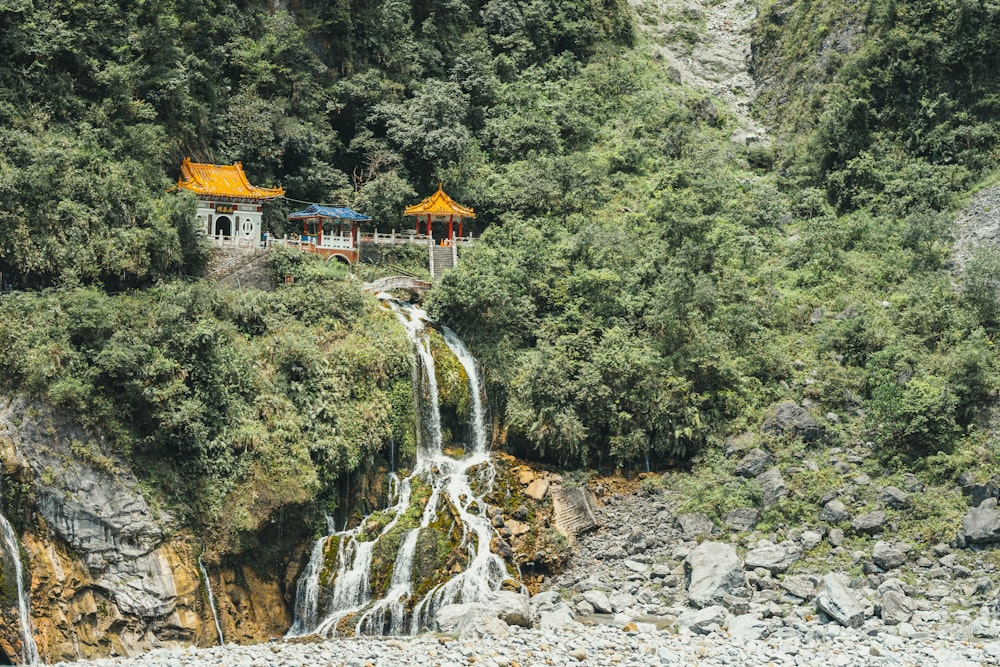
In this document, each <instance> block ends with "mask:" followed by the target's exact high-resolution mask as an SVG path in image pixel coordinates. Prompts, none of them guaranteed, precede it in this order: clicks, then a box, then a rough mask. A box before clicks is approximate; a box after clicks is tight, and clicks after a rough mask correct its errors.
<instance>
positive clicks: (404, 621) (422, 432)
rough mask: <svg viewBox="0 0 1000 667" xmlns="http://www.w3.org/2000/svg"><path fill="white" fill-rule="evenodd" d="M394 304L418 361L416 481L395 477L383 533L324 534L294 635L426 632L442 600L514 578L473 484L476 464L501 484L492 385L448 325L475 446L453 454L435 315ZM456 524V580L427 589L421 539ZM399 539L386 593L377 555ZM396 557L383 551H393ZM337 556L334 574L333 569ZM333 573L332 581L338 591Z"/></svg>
mask: <svg viewBox="0 0 1000 667" xmlns="http://www.w3.org/2000/svg"><path fill="white" fill-rule="evenodd" d="M386 301H387V302H388V303H389V305H390V307H392V309H393V311H394V312H395V313H396V317H397V319H399V321H400V323H401V324H402V325H403V326H404V327H405V329H406V332H407V335H408V336H409V338H410V341H411V342H412V343H413V346H414V348H415V349H416V351H417V358H418V360H419V364H418V365H417V367H416V368H415V369H414V400H415V403H416V407H417V414H418V415H419V416H420V419H421V422H422V428H418V429H417V434H418V435H417V448H416V449H417V454H416V463H415V465H414V469H413V472H412V473H411V474H410V475H409V476H408V477H406V478H405V479H403V480H400V481H398V482H396V484H395V486H396V487H397V488H398V491H397V492H396V493H395V497H396V502H395V504H394V506H393V507H391V508H389V509H387V510H383V511H382V512H381V513H380V515H381V517H382V518H383V519H384V518H385V516H386V513H389V514H391V516H392V519H391V520H390V521H389V522H388V523H387V524H386V525H385V526H384V527H382V528H381V529H377V525H376V527H375V529H374V530H373V528H372V526H369V525H368V524H369V523H370V521H371V522H373V523H375V522H374V520H372V519H371V517H369V518H366V519H365V520H362V522H361V524H360V525H359V526H357V527H356V528H354V529H352V530H345V531H340V532H334V531H332V530H331V531H328V532H329V533H330V534H329V535H326V536H324V537H322V538H320V539H319V540H317V542H316V544H315V545H314V547H313V551H312V555H311V558H310V560H309V565H308V566H307V568H306V570H305V571H304V573H303V574H302V576H301V578H300V580H299V585H298V590H297V596H296V615H295V623H294V625H293V626H292V628H291V630H289V636H301V635H305V634H311V633H316V634H319V635H321V636H328V635H329V634H330V633H331V632H336V631H337V629H338V626H339V625H340V624H341V623H342V622H343V621H344V620H345V619H348V618H351V619H353V620H354V621H356V622H355V623H354V625H353V629H354V631H355V633H356V634H373V635H385V634H390V635H399V634H405V633H417V632H420V631H421V630H424V629H428V628H429V627H430V626H431V624H432V623H433V621H434V618H435V616H436V614H437V611H438V609H440V608H441V607H442V606H443V605H446V604H451V603H454V602H476V601H480V600H484V599H486V598H487V597H488V596H489V595H491V594H492V593H493V592H495V591H497V590H499V588H500V586H501V584H502V582H503V580H504V579H506V578H507V577H508V571H507V566H506V564H505V563H504V561H503V559H502V558H500V557H499V556H498V555H496V554H494V553H493V552H492V551H491V548H490V547H491V543H492V540H493V537H494V531H493V526H492V524H491V522H490V521H489V519H488V518H486V517H485V516H484V515H483V514H482V510H483V509H485V507H486V504H485V503H484V501H483V500H482V499H481V498H480V497H479V496H478V495H477V494H476V493H475V492H474V491H473V489H472V486H471V484H470V480H469V475H470V472H472V471H473V470H475V471H476V472H477V473H478V474H482V473H483V472H486V476H485V477H486V479H485V481H486V483H487V484H489V483H490V482H491V481H492V477H491V474H492V465H491V464H490V458H489V438H488V436H487V428H486V417H485V410H484V407H483V406H484V401H483V387H482V382H481V380H480V376H479V372H478V369H477V367H476V362H475V359H473V357H472V355H471V354H469V352H468V350H467V349H466V348H465V346H464V345H463V344H462V342H461V341H460V340H459V339H458V337H457V336H456V335H455V334H454V332H452V331H451V330H449V329H447V328H443V327H442V328H441V329H440V331H441V335H442V337H443V339H444V342H445V344H446V345H447V347H448V348H449V349H450V350H451V352H452V354H454V355H455V357H456V358H457V359H458V361H459V362H460V364H461V365H462V368H463V369H464V370H465V373H466V376H467V377H468V382H469V394H470V404H471V406H470V407H471V409H470V412H471V414H470V418H469V427H470V433H471V437H470V438H469V439H470V441H471V442H469V443H466V446H465V448H464V452H463V453H462V455H461V456H458V457H455V456H451V455H449V454H448V453H446V448H445V447H444V443H443V436H442V427H441V412H440V405H439V403H440V397H439V388H438V382H437V373H436V370H435V361H434V356H433V354H432V353H431V342H430V328H429V326H428V325H429V322H428V320H427V317H426V314H425V313H424V312H423V311H422V310H419V309H417V308H414V307H412V306H409V305H406V304H400V303H397V302H395V301H391V300H388V299H386ZM393 477H394V476H393ZM418 486H419V487H420V489H421V494H422V495H421V496H420V499H419V502H423V500H422V499H423V497H424V496H426V498H427V499H426V502H425V503H424V504H423V507H422V510H421V511H420V514H419V523H418V522H417V517H416V515H415V514H414V511H413V510H411V509H410V507H411V499H414V503H417V502H418V500H417V499H415V498H414V495H413V494H414V492H413V488H414V487H418ZM415 506H416V507H419V505H417V504H415ZM445 513H447V514H445ZM372 516H374V515H372ZM401 521H403V523H402V524H400V522H401ZM451 522H453V525H454V527H455V528H454V530H455V531H456V532H457V533H459V535H458V537H457V538H455V540H454V541H455V552H456V553H457V554H458V558H457V559H456V560H455V562H453V563H452V565H451V569H450V570H449V574H450V576H448V577H447V578H444V579H443V580H441V581H437V582H435V583H433V586H431V587H430V588H429V590H423V589H422V588H421V586H420V584H421V582H418V581H415V580H414V577H415V569H416V567H415V564H416V562H417V560H418V545H419V544H420V540H421V537H422V536H423V535H427V534H428V533H427V531H434V530H438V531H441V530H442V529H441V524H446V525H449V526H450V525H452V524H451ZM403 531H405V532H403ZM448 535H451V533H448ZM397 539H398V540H399V546H398V548H397V547H395V546H392V547H391V548H392V549H394V551H389V552H388V554H391V555H392V556H394V560H393V561H392V573H391V577H389V580H388V581H387V582H385V583H380V586H381V588H382V590H375V591H373V590H372V588H373V582H372V576H371V571H372V560H373V555H374V554H375V553H376V550H378V551H379V552H380V553H383V554H384V552H386V551H388V548H387V547H386V546H385V545H395V541H394V540H397ZM435 539H438V538H435ZM331 540H336V544H337V553H336V557H335V559H334V558H332V557H331V556H332V554H331V553H330V552H331V551H332V547H331V546H330V541H331ZM425 548H426V543H425ZM388 554H386V555H385V556H384V557H386V558H388V557H392V556H390V555H388ZM334 560H335V563H336V570H335V572H334V571H333V567H331V564H332V563H333V562H334ZM324 572H325V573H326V576H325V577H324ZM331 574H332V576H331ZM324 579H332V581H333V585H332V591H331V588H330V586H329V581H326V582H324Z"/></svg>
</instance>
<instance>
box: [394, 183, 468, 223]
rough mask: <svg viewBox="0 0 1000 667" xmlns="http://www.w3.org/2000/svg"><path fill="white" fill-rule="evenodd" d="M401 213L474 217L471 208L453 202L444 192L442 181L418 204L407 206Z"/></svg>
mask: <svg viewBox="0 0 1000 667" xmlns="http://www.w3.org/2000/svg"><path fill="white" fill-rule="evenodd" d="M403 215H432V216H445V215H454V216H455V217H457V218H475V217H476V214H475V213H474V212H473V209H471V208H468V207H466V206H462V205H461V204H457V203H455V200H454V199H452V198H451V197H449V196H448V195H447V194H445V191H444V183H441V184H440V185H438V190H437V192H435V193H434V194H432V195H431V196H430V197H427V198H426V199H424V200H423V201H422V202H420V203H419V204H415V205H414V206H407V207H406V210H405V211H403Z"/></svg>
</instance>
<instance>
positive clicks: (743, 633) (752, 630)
mask: <svg viewBox="0 0 1000 667" xmlns="http://www.w3.org/2000/svg"><path fill="white" fill-rule="evenodd" d="M727 629H728V630H729V632H730V634H732V635H733V636H734V637H742V638H743V639H752V640H755V641H757V640H760V639H764V638H765V637H767V636H768V635H769V634H770V633H771V628H770V626H769V625H768V624H767V622H766V621H762V620H761V619H759V618H757V617H756V616H755V615H753V614H742V615H740V616H733V617H732V618H730V619H729V624H728V628H727Z"/></svg>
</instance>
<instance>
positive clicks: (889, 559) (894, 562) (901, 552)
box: [872, 540, 909, 570]
mask: <svg viewBox="0 0 1000 667" xmlns="http://www.w3.org/2000/svg"><path fill="white" fill-rule="evenodd" d="M907 551H909V548H901V547H900V545H897V544H894V543H892V542H885V541H882V540H880V541H878V542H876V543H875V546H874V548H872V560H873V561H874V562H875V564H876V565H878V566H879V567H880V568H882V569H883V570H892V569H895V568H897V567H899V566H900V565H902V564H903V563H905V562H906V553H907Z"/></svg>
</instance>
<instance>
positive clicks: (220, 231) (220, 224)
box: [215, 215, 233, 236]
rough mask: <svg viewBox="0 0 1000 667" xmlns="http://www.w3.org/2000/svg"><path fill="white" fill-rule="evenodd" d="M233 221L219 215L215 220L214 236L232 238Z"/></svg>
mask: <svg viewBox="0 0 1000 667" xmlns="http://www.w3.org/2000/svg"><path fill="white" fill-rule="evenodd" d="M232 235H233V221H232V220H230V219H229V216H227V215H220V216H218V217H216V218H215V236H232Z"/></svg>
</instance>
